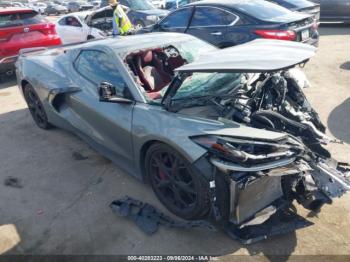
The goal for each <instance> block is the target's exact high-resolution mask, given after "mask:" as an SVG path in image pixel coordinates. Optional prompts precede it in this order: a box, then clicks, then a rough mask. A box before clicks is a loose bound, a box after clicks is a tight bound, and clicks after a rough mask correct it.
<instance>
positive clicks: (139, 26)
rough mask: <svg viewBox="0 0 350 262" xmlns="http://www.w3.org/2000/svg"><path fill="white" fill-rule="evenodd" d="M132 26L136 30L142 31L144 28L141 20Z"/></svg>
mask: <svg viewBox="0 0 350 262" xmlns="http://www.w3.org/2000/svg"><path fill="white" fill-rule="evenodd" d="M134 24H135V28H136V29H142V28H144V27H145V24H144V22H142V21H141V20H136V21H135V23H134Z"/></svg>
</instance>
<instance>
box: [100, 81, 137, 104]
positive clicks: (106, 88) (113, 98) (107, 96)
mask: <svg viewBox="0 0 350 262" xmlns="http://www.w3.org/2000/svg"><path fill="white" fill-rule="evenodd" d="M98 94H99V96H100V102H107V103H119V104H132V103H133V101H132V100H130V99H128V98H124V97H120V96H118V95H117V92H116V88H115V86H114V85H112V84H111V83H108V82H101V84H100V86H99V87H98Z"/></svg>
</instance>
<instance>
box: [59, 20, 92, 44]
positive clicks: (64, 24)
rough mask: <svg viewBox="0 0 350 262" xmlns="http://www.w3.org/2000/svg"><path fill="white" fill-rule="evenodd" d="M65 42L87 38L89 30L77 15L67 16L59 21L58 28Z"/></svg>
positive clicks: (74, 41)
mask: <svg viewBox="0 0 350 262" xmlns="http://www.w3.org/2000/svg"><path fill="white" fill-rule="evenodd" d="M56 30H57V33H58V35H59V36H60V37H61V40H62V42H63V44H69V43H76V42H82V41H85V40H86V39H87V32H86V30H84V27H83V25H82V23H81V22H80V21H79V19H78V18H76V17H75V16H66V17H63V18H61V19H60V20H59V21H58V26H57V28H56Z"/></svg>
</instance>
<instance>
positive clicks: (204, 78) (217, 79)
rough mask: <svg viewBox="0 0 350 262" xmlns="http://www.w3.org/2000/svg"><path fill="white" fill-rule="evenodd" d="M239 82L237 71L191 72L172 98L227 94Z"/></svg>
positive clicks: (239, 76)
mask: <svg viewBox="0 0 350 262" xmlns="http://www.w3.org/2000/svg"><path fill="white" fill-rule="evenodd" d="M240 82H241V74H239V73H193V74H192V75H190V76H188V77H187V78H186V79H185V80H184V81H183V82H182V85H181V86H180V88H179V89H178V90H177V92H176V94H175V96H174V97H173V99H172V100H184V99H191V98H197V97H204V96H222V95H228V94H230V92H231V91H233V89H234V88H235V87H236V86H238V85H239V84H240Z"/></svg>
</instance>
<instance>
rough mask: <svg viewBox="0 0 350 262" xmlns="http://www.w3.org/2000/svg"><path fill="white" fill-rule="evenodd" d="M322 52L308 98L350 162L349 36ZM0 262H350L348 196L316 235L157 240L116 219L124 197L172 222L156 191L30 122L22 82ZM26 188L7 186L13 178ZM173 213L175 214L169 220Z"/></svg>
mask: <svg viewBox="0 0 350 262" xmlns="http://www.w3.org/2000/svg"><path fill="white" fill-rule="evenodd" d="M320 31H321V35H322V36H321V40H320V48H319V51H318V53H317V55H316V57H314V58H313V59H312V60H311V62H310V63H308V64H307V65H306V67H305V72H306V74H307V76H308V77H309V78H310V80H311V83H312V87H311V88H310V89H308V90H306V93H307V95H308V98H309V99H310V101H311V103H312V104H313V105H314V107H315V109H316V110H317V111H318V112H319V113H320V116H321V118H322V120H323V121H324V123H326V124H327V126H328V128H329V133H330V134H331V135H333V136H334V137H336V138H338V139H342V140H344V141H345V142H346V143H347V144H345V145H339V144H333V145H331V146H330V149H331V151H332V153H333V155H334V157H335V158H336V159H338V160H339V161H342V162H348V161H349V160H350V145H349V143H350V131H349V130H350V117H349V114H350V97H349V94H350V85H349V83H350V49H349V42H350V28H349V27H345V26H337V27H333V26H326V27H322V28H321V30H320ZM0 127H1V128H0V166H1V172H0V182H1V184H0V199H1V200H2V201H0V214H1V216H0V240H1V241H0V254H1V253H5V254H152V255H154V254H210V255H216V256H230V255H238V254H241V255H245V254H259V255H265V256H269V255H287V256H288V255H292V254H298V255H301V254H302V255H316V254H318V255H319V254H323V255H332V254H337V255H340V254H350V205H349V201H350V194H347V195H346V196H345V197H343V198H342V199H339V200H335V201H334V204H333V205H331V206H325V207H324V208H323V212H321V213H320V214H319V215H314V214H308V212H307V211H306V210H304V209H301V208H300V210H299V212H300V214H302V215H304V216H307V217H308V219H309V220H310V221H312V222H314V223H315V225H314V226H312V227H309V228H306V229H303V230H299V231H297V232H296V233H290V234H287V235H283V236H278V237H273V238H271V239H268V240H266V241H262V242H260V243H257V244H254V245H250V246H242V245H240V244H239V243H238V242H237V241H234V240H232V239H230V238H228V237H227V236H226V235H225V234H224V233H223V232H220V231H219V232H208V231H204V230H180V229H167V228H160V230H159V232H157V233H156V234H155V235H153V236H147V235H145V234H144V233H143V232H141V231H140V230H139V229H138V228H137V226H135V224H133V223H132V222H130V221H128V220H126V219H124V218H120V217H117V216H116V215H114V214H113V213H112V212H111V210H110V208H109V207H108V205H109V203H110V202H111V201H112V200H114V199H117V198H120V197H122V196H124V195H130V196H132V197H134V198H136V199H141V200H144V201H146V202H148V203H151V204H154V205H155V206H157V207H159V208H160V209H161V210H163V211H164V212H166V210H165V209H164V207H163V206H162V205H161V204H160V203H159V202H158V200H157V199H156V197H155V195H154V194H153V192H152V190H151V188H150V187H149V186H148V185H144V184H142V183H141V182H139V181H138V180H136V179H134V178H133V177H131V176H128V175H127V174H125V173H124V172H123V171H122V170H120V169H119V168H118V167H116V166H115V165H113V164H112V163H110V162H109V161H108V160H107V159H105V158H103V157H102V156H100V155H98V154H97V153H96V152H95V151H93V150H92V149H90V148H89V147H88V146H87V145H86V144H85V143H84V142H82V141H81V140H79V139H78V138H77V137H76V136H74V135H72V134H70V133H67V132H65V131H62V130H59V129H53V130H50V131H43V130H41V129H39V128H37V127H36V126H35V124H34V122H33V121H32V119H31V117H30V115H29V112H28V110H27V109H26V104H25V103H24V100H23V98H22V97H21V96H20V94H19V91H18V89H17V85H16V81H15V79H14V78H10V79H7V80H5V82H2V83H1V84H0ZM9 176H11V177H15V178H17V179H18V180H19V183H20V185H19V187H18V188H16V187H9V186H5V185H4V184H3V181H4V180H5V178H6V177H9ZM166 213H167V212H166Z"/></svg>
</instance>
